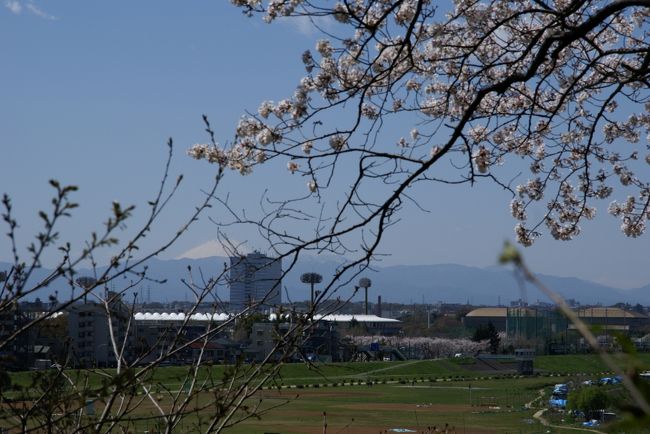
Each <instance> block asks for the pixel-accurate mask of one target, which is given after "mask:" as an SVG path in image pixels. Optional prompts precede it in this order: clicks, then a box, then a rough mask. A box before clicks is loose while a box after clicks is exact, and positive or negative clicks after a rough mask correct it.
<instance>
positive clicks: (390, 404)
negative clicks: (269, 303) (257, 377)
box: [0, 355, 650, 434]
mask: <svg viewBox="0 0 650 434" xmlns="http://www.w3.org/2000/svg"><path fill="white" fill-rule="evenodd" d="M617 359H618V360H619V363H621V364H622V365H623V366H630V365H637V366H639V367H640V368H642V369H650V355H640V356H635V357H633V358H630V357H629V356H624V355H619V356H617ZM498 363H499V362H493V365H495V369H494V370H492V371H489V370H487V371H486V370H485V366H479V364H477V363H476V362H475V361H474V360H473V359H469V358H468V359H445V360H422V361H419V360H418V361H405V362H370V363H340V364H323V365H311V366H310V365H305V364H288V365H285V366H283V367H282V370H281V375H280V376H279V377H278V378H277V379H276V380H275V381H274V382H273V383H269V384H268V385H267V386H266V387H265V388H264V389H263V390H261V391H259V392H258V393H257V394H256V395H255V397H254V399H253V400H252V401H250V402H249V403H248V405H251V406H256V405H259V409H260V410H262V411H261V415H260V417H259V418H251V419H247V420H244V421H242V422H241V423H239V424H238V425H236V426H234V427H232V428H229V429H227V430H226V432H229V433H323V432H324V428H325V425H326V432H327V433H362V434H363V433H382V432H389V433H390V432H399V431H390V430H393V429H407V430H413V431H416V432H427V430H431V431H432V432H435V431H433V429H434V427H435V429H438V430H441V432H444V429H447V430H448V432H455V433H522V434H523V433H563V432H567V433H568V432H573V433H575V432H577V431H575V430H568V429H560V428H553V427H549V426H543V425H542V424H541V423H540V421H539V420H538V419H536V418H534V417H533V415H534V414H535V413H536V412H537V411H538V410H540V409H542V408H544V407H545V403H546V401H547V399H548V393H549V391H550V388H551V386H552V385H553V384H556V383H560V382H568V381H573V382H574V383H575V384H579V383H580V382H582V381H583V380H585V379H588V378H598V377H599V376H600V375H602V373H603V372H604V371H606V367H605V366H604V364H603V363H602V361H601V360H600V359H599V358H598V357H597V356H594V355H582V356H548V357H546V356H545V357H538V358H537V359H536V361H535V369H536V371H537V373H538V374H537V375H536V376H533V377H526V378H524V377H519V376H513V375H512V373H510V372H508V370H507V369H504V370H499V366H496V364H498ZM243 368H244V369H247V368H248V367H246V366H244V367H243ZM225 369H227V368H226V367H224V366H213V367H206V368H205V369H204V370H203V371H202V373H201V375H200V377H203V378H205V377H208V376H210V377H211V378H219V377H221V376H222V375H223V372H224V370H225ZM186 372H187V368H185V367H165V368H159V369H158V370H157V371H156V372H155V374H154V376H153V377H152V378H150V379H149V380H148V381H149V382H150V384H151V385H158V386H157V387H158V388H159V389H161V390H172V391H173V390H181V389H182V379H183V377H184V376H185V374H186ZM74 373H75V371H69V375H70V376H73V375H74ZM33 375H34V373H32V372H24V373H16V374H12V380H13V383H14V384H17V385H20V384H23V385H25V386H27V385H28V384H29V382H30V381H31V378H32V376H33ZM85 375H86V374H85V373H83V374H82V375H81V376H84V378H86V380H84V381H88V382H89V383H90V384H94V383H97V384H99V378H100V375H99V374H92V375H90V376H88V377H86V376H85ZM210 395H211V394H210V393H209V392H205V396H203V395H201V396H197V399H196V405H200V404H201V401H204V400H205V401H206V402H207V401H208V400H209V399H210V398H211V397H210ZM159 399H160V401H159V403H158V404H159V405H160V406H162V407H165V406H166V401H167V399H166V398H165V396H164V394H160V398H159ZM101 407H102V400H101V398H100V399H98V400H97V401H96V409H97V410H98V411H99V410H100V409H101ZM202 412H205V413H210V411H209V410H205V409H204V410H202ZM136 413H137V415H138V416H139V417H142V418H143V421H142V423H136V424H135V426H134V427H133V428H135V432H144V431H149V432H154V431H156V426H155V423H154V421H153V420H152V419H148V417H155V414H156V411H155V408H154V407H153V405H151V404H149V403H148V402H146V401H145V402H144V403H143V405H142V406H141V407H139V408H138V409H137V411H136ZM324 413H325V414H326V418H324V416H323V414H324ZM206 416H207V414H206ZM146 419H148V420H146ZM560 422H561V420H560ZM1 425H2V424H1V421H0V426H1ZM202 425H203V424H202V421H201V415H190V416H188V417H187V418H186V419H185V420H184V421H183V422H181V424H180V426H179V432H195V431H199V428H200V427H201V428H205V427H203V426H202ZM573 426H574V427H576V426H577V425H576V424H574V425H573ZM402 432H409V431H402Z"/></svg>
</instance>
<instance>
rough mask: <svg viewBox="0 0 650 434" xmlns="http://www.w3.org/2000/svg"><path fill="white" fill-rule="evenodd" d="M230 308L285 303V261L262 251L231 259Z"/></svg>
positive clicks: (257, 307)
mask: <svg viewBox="0 0 650 434" xmlns="http://www.w3.org/2000/svg"><path fill="white" fill-rule="evenodd" d="M229 283H230V309H231V310H232V311H234V312H239V311H242V310H244V309H245V308H247V307H248V306H255V308H256V310H262V309H263V308H265V307H271V306H276V305H278V304H280V303H281V302H282V296H281V294H282V261H281V260H279V259H273V258H269V257H268V256H266V255H263V254H262V253H260V252H253V253H249V254H248V255H246V256H235V257H231V258H230V282H229Z"/></svg>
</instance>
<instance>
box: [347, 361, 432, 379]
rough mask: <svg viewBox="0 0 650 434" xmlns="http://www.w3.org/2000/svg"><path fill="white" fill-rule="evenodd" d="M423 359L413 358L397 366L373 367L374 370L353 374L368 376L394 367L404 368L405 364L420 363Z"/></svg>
mask: <svg viewBox="0 0 650 434" xmlns="http://www.w3.org/2000/svg"><path fill="white" fill-rule="evenodd" d="M421 361H422V360H411V361H410V362H405V363H400V364H398V365H395V366H387V367H385V368H377V369H373V370H372V371H366V372H362V373H360V374H356V375H353V377H367V376H368V375H372V374H375V373H377V372H384V371H390V370H392V369H399V368H403V367H404V366H409V365H414V364H416V363H420V362H421Z"/></svg>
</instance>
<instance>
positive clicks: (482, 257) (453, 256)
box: [0, 0, 650, 287]
mask: <svg viewBox="0 0 650 434" xmlns="http://www.w3.org/2000/svg"><path fill="white" fill-rule="evenodd" d="M0 37H1V40H2V41H3V44H2V51H1V53H2V59H3V60H2V68H0V83H1V84H0V101H1V103H0V132H1V133H2V134H0V192H6V193H8V194H9V195H10V196H12V198H13V201H14V205H15V208H16V213H17V214H16V215H17V217H18V219H19V222H20V224H21V228H20V237H21V238H20V240H19V241H21V242H22V243H23V244H26V242H28V241H30V240H31V237H32V235H33V234H34V233H35V231H37V230H38V226H37V225H38V219H37V218H36V212H37V210H38V209H42V208H45V207H46V206H47V204H48V201H49V197H50V195H51V191H50V188H49V187H48V185H47V180H48V179H51V178H56V179H59V180H60V181H62V182H64V183H70V184H76V185H79V186H80V191H79V193H78V194H77V195H76V200H77V201H78V202H79V203H80V204H81V207H80V208H79V210H77V211H76V212H75V218H74V220H72V221H69V222H67V223H65V224H64V226H63V227H62V231H61V232H62V240H70V241H71V242H73V244H76V245H79V243H80V242H81V241H82V240H83V239H84V238H85V237H87V236H88V234H90V232H91V231H93V230H97V229H98V228H99V227H100V225H101V223H102V222H103V221H104V220H105V219H106V216H107V214H108V211H109V209H110V204H111V201H112V200H119V201H120V202H122V203H124V204H130V203H133V204H143V203H145V202H146V200H148V199H149V198H150V197H151V196H152V195H153V194H154V192H155V191H156V188H157V182H158V179H159V177H160V174H161V171H162V166H163V163H164V159H165V146H164V143H165V142H166V140H167V138H168V137H173V139H174V142H175V144H176V148H175V151H176V158H175V160H174V163H173V167H172V170H173V172H174V173H183V174H184V175H185V178H186V179H185V182H184V184H183V186H182V188H181V190H180V192H179V193H180V194H179V196H178V197H177V200H176V201H175V202H174V203H173V204H172V206H171V208H170V209H169V210H168V212H167V213H166V214H165V215H164V216H163V217H162V219H161V221H160V225H159V226H158V227H157V229H156V231H154V233H153V236H152V237H150V239H149V240H148V241H147V242H146V243H145V247H146V245H147V243H153V242H154V241H155V240H157V239H158V240H159V239H160V238H159V237H161V236H163V235H164V234H169V233H170V232H172V231H174V230H175V229H176V228H177V227H178V225H179V224H180V222H181V221H182V219H183V217H185V216H187V215H189V213H190V212H191V208H192V206H193V204H194V203H196V202H197V201H198V200H199V199H200V198H201V194H202V193H201V189H204V188H206V187H207V186H208V185H209V182H210V179H211V177H212V176H213V174H214V168H213V167H210V166H208V165H207V164H205V163H203V162H195V161H193V160H190V159H189V158H188V157H186V156H185V150H186V149H187V147H189V146H190V145H192V144H194V143H197V142H205V141H206V135H205V133H204V132H203V125H202V122H201V115H202V114H203V113H205V114H207V115H208V116H209V117H210V119H211V121H212V124H213V127H214V129H215V131H216V132H217V135H218V138H219V140H220V141H222V142H224V141H226V140H227V139H229V138H230V137H232V133H233V131H234V126H235V125H236V122H237V120H238V119H239V117H240V116H241V114H243V113H244V111H245V110H246V109H248V110H256V108H257V106H258V105H259V103H260V102H261V101H263V100H267V99H270V100H279V99H281V98H283V97H286V96H289V95H291V93H292V92H293V89H294V87H295V84H296V83H297V81H298V80H299V79H300V77H302V75H303V68H302V65H301V62H300V55H301V53H302V52H303V51H304V50H305V49H307V48H312V47H313V45H314V42H315V40H316V39H317V38H318V37H317V35H316V34H315V33H314V32H313V31H312V30H311V29H310V28H309V26H308V25H307V23H306V22H281V23H276V24H273V25H267V24H265V23H263V22H262V21H261V19H260V18H259V17H256V18H247V17H245V16H243V15H242V14H241V12H240V11H239V10H237V9H236V8H234V7H232V6H230V4H229V2H226V1H203V0H201V1H199V0H194V1H188V2H170V1H155V2H154V1H137V2H125V1H118V2H86V1H66V2H62V1H56V0H49V1H33V2H28V1H17V0H15V1H3V2H2V8H1V9H0ZM409 129H410V128H405V131H408V130H409ZM396 134H397V135H404V133H403V132H396ZM266 188H268V189H269V190H270V192H271V193H272V194H277V195H281V194H284V193H285V192H287V191H298V190H297V189H304V188H305V182H304V180H302V179H297V177H296V176H292V175H291V174H289V173H288V172H287V171H286V169H285V168H284V163H283V164H280V165H279V166H278V165H272V164H271V165H269V166H268V167H263V168H261V170H259V171H257V172H256V173H254V174H253V175H251V176H248V177H240V176H239V175H237V174H235V173H229V174H228V175H227V177H226V179H225V180H224V183H223V184H222V185H221V186H220V190H219V191H220V192H221V194H222V195H224V194H227V193H229V194H230V198H231V201H232V203H233V204H234V205H235V206H236V207H237V208H238V209H243V208H255V207H256V206H257V201H258V198H259V197H260V195H261V194H262V192H263V191H264V190H265V189H266ZM414 193H415V194H416V196H417V198H418V200H419V201H420V203H421V204H422V206H423V207H424V208H426V209H428V210H429V211H430V212H428V213H424V212H421V211H419V210H418V209H416V207H415V206H408V205H407V207H406V208H405V210H404V213H403V215H402V222H401V223H400V224H399V225H397V226H396V227H394V228H393V229H392V230H391V231H390V232H389V233H388V234H387V236H386V239H385V240H384V244H383V245H382V248H381V250H382V251H383V252H384V253H390V254H391V255H392V256H390V257H387V258H386V259H385V263H386V264H434V263H459V264H466V265H475V266H490V265H494V264H495V262H496V259H495V258H496V257H497V255H498V252H499V249H500V248H501V245H502V243H503V241H504V240H505V239H509V238H513V232H512V227H513V226H514V223H515V222H514V221H513V220H512V218H511V217H510V215H509V211H508V202H509V200H510V197H509V196H508V195H507V194H505V193H504V192H502V191H500V190H499V189H498V188H497V187H496V186H494V185H490V184H487V183H486V184H479V185H477V186H475V187H474V188H471V189H470V188H468V186H460V187H449V186H439V185H427V186H420V187H418V188H417V189H416V191H415V192H414ZM602 205H603V206H601V207H600V209H599V211H600V212H599V216H598V217H597V219H596V220H595V221H593V222H589V223H586V224H584V225H583V233H582V235H581V236H580V238H579V239H578V240H575V241H572V242H568V243H567V242H559V241H554V240H552V239H551V238H550V237H549V236H544V237H543V238H542V239H541V240H539V241H538V242H537V243H536V244H535V245H534V246H533V247H531V248H528V249H526V250H525V254H526V257H527V258H528V260H529V262H530V263H531V265H532V266H533V268H534V269H535V270H537V271H539V272H543V273H548V274H556V275H562V276H576V277H581V278H586V279H590V280H594V281H598V282H602V283H605V284H610V285H616V286H620V287H635V286H641V285H645V284H647V283H650V267H648V266H647V259H648V251H649V248H650V240H649V239H648V237H647V236H646V237H642V238H640V239H635V240H633V239H628V238H626V237H625V236H623V235H622V234H621V233H620V231H619V230H618V226H619V223H618V221H617V220H616V219H614V218H613V217H610V216H608V215H607V214H606V213H605V212H604V208H605V207H606V206H607V203H603V204H602ZM141 208H144V207H143V206H140V208H139V209H141ZM212 213H213V214H212V216H213V217H214V218H217V219H219V218H220V215H219V210H214V211H212ZM215 213H216V214H215ZM141 217H142V214H141V213H137V214H136V221H137V220H138V218H141ZM136 226H137V225H136V224H135V222H134V223H131V224H130V225H129V227H128V228H127V231H128V230H131V229H133V228H135V227H136ZM4 232H5V230H4V228H3V233H4ZM215 235H216V234H215V227H214V225H212V224H211V223H209V222H208V221H207V220H206V219H205V218H204V219H203V220H202V221H200V222H199V224H198V225H196V226H195V227H194V228H193V229H192V230H191V231H190V232H189V233H188V234H187V235H186V236H185V237H184V238H183V239H182V240H181V241H180V242H178V243H177V244H176V245H175V246H174V247H173V248H172V249H171V250H169V251H168V252H166V253H165V254H164V255H163V257H166V258H173V257H178V256H182V255H184V254H186V253H187V252H188V251H193V252H194V253H195V254H201V253H205V254H207V253H209V252H210V249H209V246H210V245H209V244H208V245H205V243H209V242H210V240H214V238H215ZM230 235H231V236H232V237H233V238H234V239H236V240H240V241H246V242H247V243H248V246H250V248H255V247H260V246H259V243H260V242H259V240H257V239H256V237H255V234H254V233H253V232H250V231H243V230H238V229H235V230H233V232H232V233H231V234H230ZM7 244H8V243H6V241H5V240H3V241H1V242H0V260H8V259H9V257H10V252H9V249H8V246H7ZM148 245H152V244H148ZM201 246H202V247H201ZM193 249H194V250H193Z"/></svg>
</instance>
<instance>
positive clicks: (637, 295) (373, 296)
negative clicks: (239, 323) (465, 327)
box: [0, 256, 650, 305]
mask: <svg viewBox="0 0 650 434" xmlns="http://www.w3.org/2000/svg"><path fill="white" fill-rule="evenodd" d="M228 262H229V260H228V258H223V257H217V256H215V257H211V258H202V259H171V260H161V259H156V258H154V259H151V260H150V261H149V262H148V264H147V265H148V271H147V275H148V276H149V277H150V278H151V279H155V280H157V281H161V280H166V282H165V283H156V282H154V281H147V282H143V283H142V284H140V285H139V286H138V288H137V289H136V290H137V291H138V292H139V293H140V295H139V299H140V300H147V299H150V300H151V301H173V300H181V301H182V300H192V299H193V296H192V294H191V292H190V291H189V290H187V289H186V287H185V286H184V285H183V283H181V279H186V280H187V277H188V266H191V268H192V272H193V278H194V280H195V281H197V280H198V279H200V277H199V276H200V274H199V270H200V271H201V272H202V275H203V276H204V278H205V279H208V278H209V277H210V276H212V275H215V274H216V273H217V272H218V271H220V270H223V267H224V263H228ZM338 265H339V262H337V261H336V260H335V259H334V258H326V259H323V258H319V257H310V256H306V257H304V258H302V259H301V261H299V262H298V263H297V264H296V266H295V267H294V269H292V270H291V271H290V272H289V273H288V274H287V276H286V277H285V278H284V280H283V287H284V288H285V290H284V291H283V294H282V298H283V300H287V296H288V297H289V298H290V299H291V300H293V301H302V300H307V299H309V288H308V287H307V285H305V284H303V283H301V282H300V275H301V274H302V273H304V272H307V271H313V272H317V273H319V274H321V275H323V276H324V279H323V280H324V282H325V281H327V277H328V276H332V275H333V273H334V271H335V270H336V268H337V266H338ZM9 267H10V265H9V264H7V263H3V262H0V271H2V270H6V269H8V268H9ZM49 272H50V270H47V269H39V270H37V272H36V273H35V276H34V279H38V278H41V277H43V276H45V275H46V274H47V273H49ZM80 272H81V274H83V273H84V270H80ZM362 276H365V277H369V278H370V279H371V280H372V287H371V288H370V290H369V294H370V295H369V299H370V300H372V301H376V300H377V296H378V295H381V296H382V300H383V301H384V302H397V303H421V302H422V301H424V302H425V303H436V302H438V301H442V302H447V303H466V302H469V303H471V304H474V305H478V304H486V305H496V304H497V303H498V302H499V301H500V302H501V303H504V304H505V303H509V302H510V301H513V300H517V299H519V298H525V299H527V300H528V301H529V302H535V301H537V300H540V301H545V302H548V301H549V300H548V299H547V298H546V296H544V295H543V294H542V293H540V292H539V291H538V290H537V289H534V288H531V287H530V286H528V287H527V289H526V291H525V292H522V290H521V288H520V286H519V284H518V282H517V279H515V277H514V274H513V272H512V271H510V270H508V269H507V268H504V267H489V268H477V267H468V266H464V265H455V264H439V265H398V266H387V267H373V271H371V270H367V271H364V272H363V273H362ZM539 277H540V279H541V280H542V281H543V282H545V283H546V284H547V285H548V286H549V287H550V288H552V289H553V290H555V291H557V292H559V293H560V294H561V295H563V296H564V297H565V298H573V299H575V300H577V301H579V302H580V303H583V304H587V303H588V304H593V303H602V304H604V305H611V304H614V303H618V302H627V303H633V304H635V303H641V304H643V305H650V284H649V285H646V286H644V287H641V288H636V289H620V288H612V287H609V286H605V285H601V284H598V283H594V282H590V281H587V280H582V279H577V278H571V277H557V276H550V275H539ZM132 279H133V278H131V277H129V276H127V277H125V278H124V279H123V282H124V284H125V285H126V284H128V283H129V280H132ZM356 280H357V279H355V281H356ZM119 284H120V280H119V279H118V280H117V281H116V282H115V289H118V288H119ZM353 287H354V283H349V284H347V285H345V286H344V287H342V288H341V289H339V290H338V291H337V293H336V295H337V296H340V297H341V298H345V297H348V296H349V295H350V294H351V293H352V291H353ZM347 288H349V290H348V289H347ZM317 289H318V287H317ZM55 290H58V292H59V298H60V299H65V298H66V297H69V296H70V290H69V288H67V287H66V285H65V283H64V282H63V281H57V282H53V283H52V284H51V285H50V286H49V287H48V288H46V289H44V290H43V291H42V292H40V293H39V294H36V296H38V297H40V298H41V299H46V298H47V297H48V296H49V295H50V294H52V293H54V291H55ZM217 293H218V295H219V297H221V299H222V300H228V298H229V294H228V289H227V287H224V286H221V287H219V288H217ZM362 297H363V296H362V294H359V295H357V296H356V297H355V300H361V298H362Z"/></svg>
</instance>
